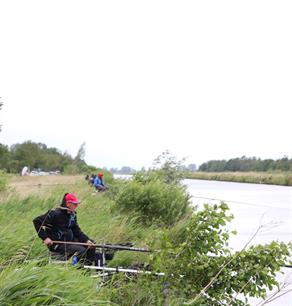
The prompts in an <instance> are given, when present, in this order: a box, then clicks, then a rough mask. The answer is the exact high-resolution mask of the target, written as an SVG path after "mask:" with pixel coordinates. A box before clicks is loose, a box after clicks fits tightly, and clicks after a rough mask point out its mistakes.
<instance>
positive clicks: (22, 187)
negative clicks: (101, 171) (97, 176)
mask: <svg viewBox="0 0 292 306" xmlns="http://www.w3.org/2000/svg"><path fill="white" fill-rule="evenodd" d="M82 180H83V176H81V175H45V176H24V177H21V176H12V177H11V178H10V182H9V189H8V191H7V192H6V195H3V196H4V197H6V198H7V197H10V196H11V195H12V194H13V195H14V196H15V195H17V196H19V197H21V198H23V197H27V196H30V195H45V194H46V193H50V191H52V190H54V189H55V188H56V187H58V186H68V185H75V184H77V183H79V182H81V181H82Z"/></svg>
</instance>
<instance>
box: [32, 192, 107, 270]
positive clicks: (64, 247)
mask: <svg viewBox="0 0 292 306" xmlns="http://www.w3.org/2000/svg"><path fill="white" fill-rule="evenodd" d="M79 204H80V200H78V199H77V198H76V196H75V195H74V194H72V193H65V195H64V197H63V200H62V203H61V204H60V207H58V208H56V209H53V210H49V211H48V212H47V213H45V214H44V215H41V216H38V217H36V218H35V219H34V220H33V224H34V227H35V229H36V231H37V234H38V236H39V237H40V238H41V239H42V240H43V243H44V244H45V245H46V246H47V247H48V248H49V250H50V251H51V252H56V253H58V254H61V255H64V257H65V259H66V260H67V259H69V258H71V257H72V256H73V255H76V256H77V258H78V261H81V262H83V263H85V264H89V265H90V264H92V262H94V263H95V265H102V264H103V262H102V254H101V253H96V251H95V247H94V246H92V247H89V246H88V247H87V246H82V245H73V244H55V243H53V241H62V242H85V243H88V244H93V240H92V239H90V238H89V237H88V236H87V235H86V234H84V233H83V232H82V231H81V229H80V227H79V225H78V223H77V213H76V208H77V207H78V205H79Z"/></svg>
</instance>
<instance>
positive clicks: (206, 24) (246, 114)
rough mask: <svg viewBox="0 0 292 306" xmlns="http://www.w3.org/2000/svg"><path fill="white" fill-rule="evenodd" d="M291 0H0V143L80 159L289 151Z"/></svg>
mask: <svg viewBox="0 0 292 306" xmlns="http://www.w3.org/2000/svg"><path fill="white" fill-rule="evenodd" d="M291 16H292V1H268V0H263V1H256V0H252V1H248V0H245V1H236V0H230V1H218V0H216V1H207V0H206V1H170V0H167V1H159V0H155V1H149V0H148V1H138V0H134V1H120V0H119V1H97V0H92V1H91V0H87V1H81V0H80V1H76V0H75V1H74V0H50V1H43V0H35V1H32V0H26V1H23V0H19V1H15V0H9V1H5V0H0V96H1V97H2V101H3V102H4V106H3V108H2V110H1V111H0V123H1V124H2V132H1V133H0V142H1V143H3V144H6V145H11V144H14V143H22V142H23V141H26V140H31V141H33V142H42V143H45V144H46V145H47V146H49V147H56V148H58V149H60V150H61V151H62V152H64V151H67V152H68V153H70V154H71V155H72V156H73V157H74V156H75V155H76V153H77V151H78V149H79V147H80V145H81V144H82V143H83V142H85V143H86V147H85V148H86V157H85V160H86V162H87V163H89V164H91V165H94V166H101V167H121V166H130V167H133V168H140V167H142V166H146V167H148V166H150V165H151V163H152V161H153V159H154V158H155V157H157V156H158V155H159V154H160V153H162V152H163V151H165V150H166V149H168V150H170V152H171V153H172V154H173V155H175V156H177V157H178V159H181V158H183V157H187V162H186V163H187V164H189V163H195V164H197V165H199V164H201V163H203V162H206V161H208V160H210V159H229V158H234V157H241V156H243V155H245V156H247V157H252V156H256V157H260V158H263V159H264V158H273V159H278V158H282V157H283V156H284V155H287V156H288V157H289V158H292V145H291V131H292V129H291V112H290V109H291V107H290V106H291V100H292V99H291V98H292V18H291Z"/></svg>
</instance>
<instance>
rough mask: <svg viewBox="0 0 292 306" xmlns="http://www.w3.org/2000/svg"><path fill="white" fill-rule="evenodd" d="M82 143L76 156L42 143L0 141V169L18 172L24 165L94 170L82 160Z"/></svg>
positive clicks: (42, 167)
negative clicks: (12, 143) (8, 143)
mask: <svg viewBox="0 0 292 306" xmlns="http://www.w3.org/2000/svg"><path fill="white" fill-rule="evenodd" d="M84 145H85V144H82V145H81V147H80V149H79V151H78V153H77V155H76V157H74V158H73V157H72V156H71V155H70V154H68V153H66V152H65V153H62V152H60V151H59V150H58V149H56V148H49V147H47V146H46V145H45V144H43V143H35V142H32V141H26V142H23V143H21V144H20V143H17V144H14V145H12V146H11V147H8V146H7V145H4V144H1V143H0V169H2V170H5V171H6V172H7V173H19V172H20V171H21V170H22V168H23V167H24V166H27V167H29V168H30V170H34V169H42V170H44V171H53V170H59V171H61V172H66V173H72V174H77V173H85V172H91V171H95V169H96V168H95V167H93V166H88V165H87V164H86V162H85V161H84V155H85V149H84Z"/></svg>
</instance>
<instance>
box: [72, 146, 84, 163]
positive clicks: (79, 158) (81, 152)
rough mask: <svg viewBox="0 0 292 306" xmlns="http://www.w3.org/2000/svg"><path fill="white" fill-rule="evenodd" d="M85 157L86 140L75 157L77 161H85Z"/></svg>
mask: <svg viewBox="0 0 292 306" xmlns="http://www.w3.org/2000/svg"><path fill="white" fill-rule="evenodd" d="M84 158H85V142H83V143H82V144H81V146H80V148H79V150H78V152H77V155H76V157H75V158H74V161H75V162H76V163H79V162H84Z"/></svg>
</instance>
